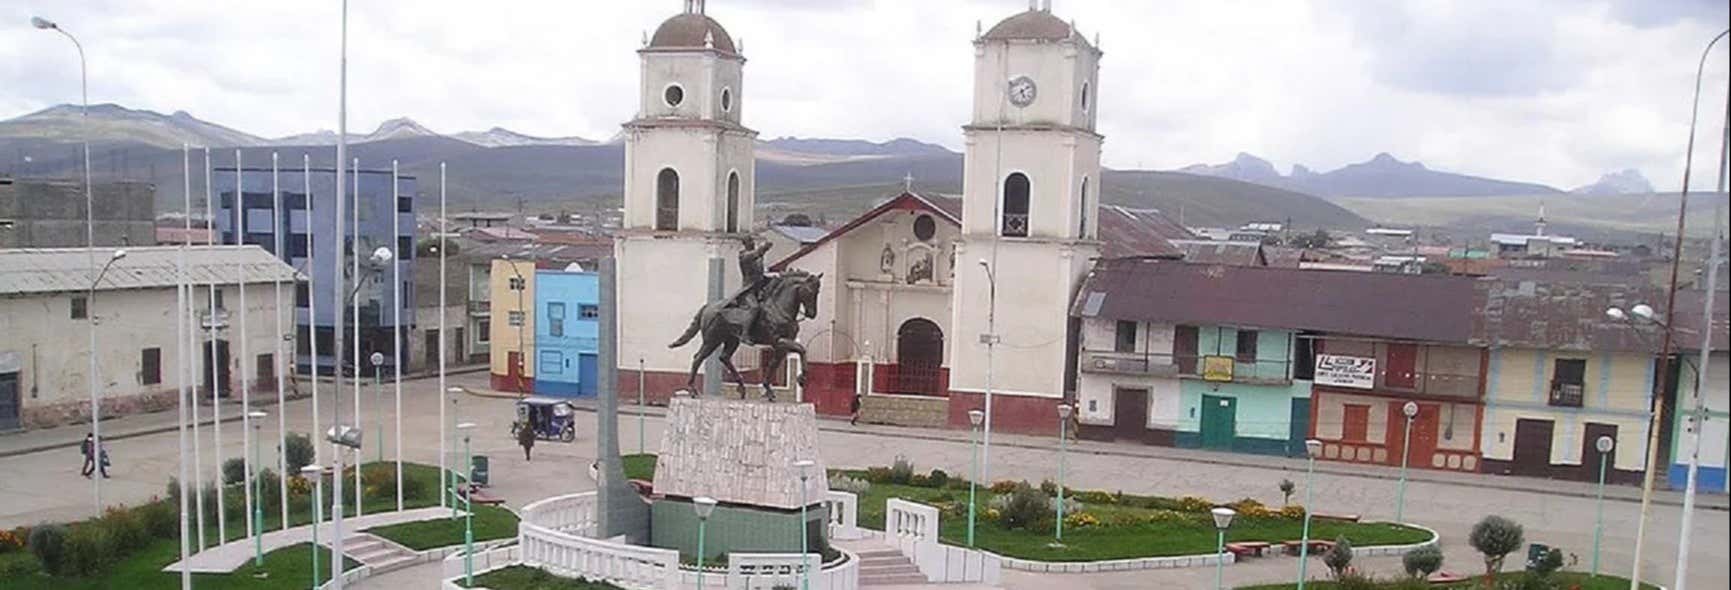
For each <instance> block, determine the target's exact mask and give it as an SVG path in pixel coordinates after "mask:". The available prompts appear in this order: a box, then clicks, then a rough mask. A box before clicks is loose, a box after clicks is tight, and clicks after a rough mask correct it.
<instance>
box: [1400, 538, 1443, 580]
mask: <svg viewBox="0 0 1731 590" xmlns="http://www.w3.org/2000/svg"><path fill="white" fill-rule="evenodd" d="M1442 564H1443V553H1442V549H1441V548H1439V547H1437V546H1436V543H1431V544H1429V545H1425V546H1423V547H1419V548H1417V549H1414V550H1412V551H1408V552H1406V555H1402V556H1401V558H1400V565H1401V567H1404V568H1406V575H1408V576H1412V577H1414V578H1423V577H1426V576H1429V575H1431V574H1434V573H1436V571H1437V570H1440V569H1442Z"/></svg>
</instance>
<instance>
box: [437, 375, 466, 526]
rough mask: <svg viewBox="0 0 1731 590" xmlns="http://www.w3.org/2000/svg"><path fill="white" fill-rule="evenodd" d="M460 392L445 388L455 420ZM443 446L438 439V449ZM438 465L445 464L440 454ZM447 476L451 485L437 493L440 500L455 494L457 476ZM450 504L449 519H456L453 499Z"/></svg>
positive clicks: (443, 443)
mask: <svg viewBox="0 0 1731 590" xmlns="http://www.w3.org/2000/svg"><path fill="white" fill-rule="evenodd" d="M462 392H463V388H461V387H447V388H445V397H446V398H447V399H449V400H450V401H451V412H450V413H451V417H452V418H455V417H456V414H457V398H456V395H457V394H459V393H462ZM439 407H440V408H443V407H444V404H443V403H440V404H439ZM439 413H441V414H443V413H445V412H444V410H442V409H441V410H440V411H439ZM444 446H445V441H444V439H440V440H439V447H440V448H443V447H444ZM439 463H441V464H443V463H445V457H444V455H443V454H441V455H440V456H439ZM447 471H450V470H449V469H441V470H440V472H441V473H444V472H447ZM447 475H448V477H449V478H450V484H451V485H450V487H447V488H443V489H441V490H440V491H439V497H440V498H447V497H450V496H452V495H453V494H455V491H454V490H456V489H457V476H456V474H447ZM465 479H466V478H465ZM439 481H440V482H441V483H442V482H444V481H445V480H444V478H443V477H441V478H440V480H439ZM440 502H441V503H443V502H444V500H440ZM450 504H451V518H456V517H457V503H456V501H455V498H452V501H451V503H450Z"/></svg>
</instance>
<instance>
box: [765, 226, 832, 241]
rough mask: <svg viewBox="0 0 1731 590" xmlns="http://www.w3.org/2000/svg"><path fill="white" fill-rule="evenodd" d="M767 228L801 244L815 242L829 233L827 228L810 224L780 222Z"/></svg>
mask: <svg viewBox="0 0 1731 590" xmlns="http://www.w3.org/2000/svg"><path fill="white" fill-rule="evenodd" d="M769 229H770V230H771V231H774V232H776V233H778V234H781V235H784V236H787V238H788V239H790V240H793V241H795V242H799V243H801V244H810V243H813V242H816V241H818V240H821V239H823V237H824V236H825V235H827V234H829V230H828V229H824V228H821V227H817V226H812V225H780V224H776V225H771V226H769Z"/></svg>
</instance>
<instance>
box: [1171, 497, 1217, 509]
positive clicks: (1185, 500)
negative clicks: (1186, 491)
mask: <svg viewBox="0 0 1731 590" xmlns="http://www.w3.org/2000/svg"><path fill="white" fill-rule="evenodd" d="M1213 509H1214V503H1213V502H1209V501H1208V499H1207V498H1201V497H1197V496H1185V497H1182V498H1179V499H1178V511H1179V512H1208V511H1210V510H1213Z"/></svg>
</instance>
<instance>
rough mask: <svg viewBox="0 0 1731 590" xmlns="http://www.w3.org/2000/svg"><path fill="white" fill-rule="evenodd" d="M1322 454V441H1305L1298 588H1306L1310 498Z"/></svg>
mask: <svg viewBox="0 0 1731 590" xmlns="http://www.w3.org/2000/svg"><path fill="white" fill-rule="evenodd" d="M1321 454H1322V441H1320V440H1316V439H1314V438H1313V439H1310V440H1307V441H1304V455H1305V462H1306V463H1305V467H1304V533H1303V535H1301V536H1300V538H1299V541H1298V590H1304V582H1305V579H1304V578H1305V575H1306V574H1307V572H1306V570H1307V569H1308V567H1307V566H1309V565H1310V514H1311V513H1312V512H1314V510H1312V509H1311V506H1310V500H1311V498H1312V497H1313V494H1312V493H1311V492H1312V490H1313V489H1314V488H1315V487H1316V486H1314V485H1311V484H1312V483H1313V482H1314V481H1315V480H1316V456H1317V455H1321Z"/></svg>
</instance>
